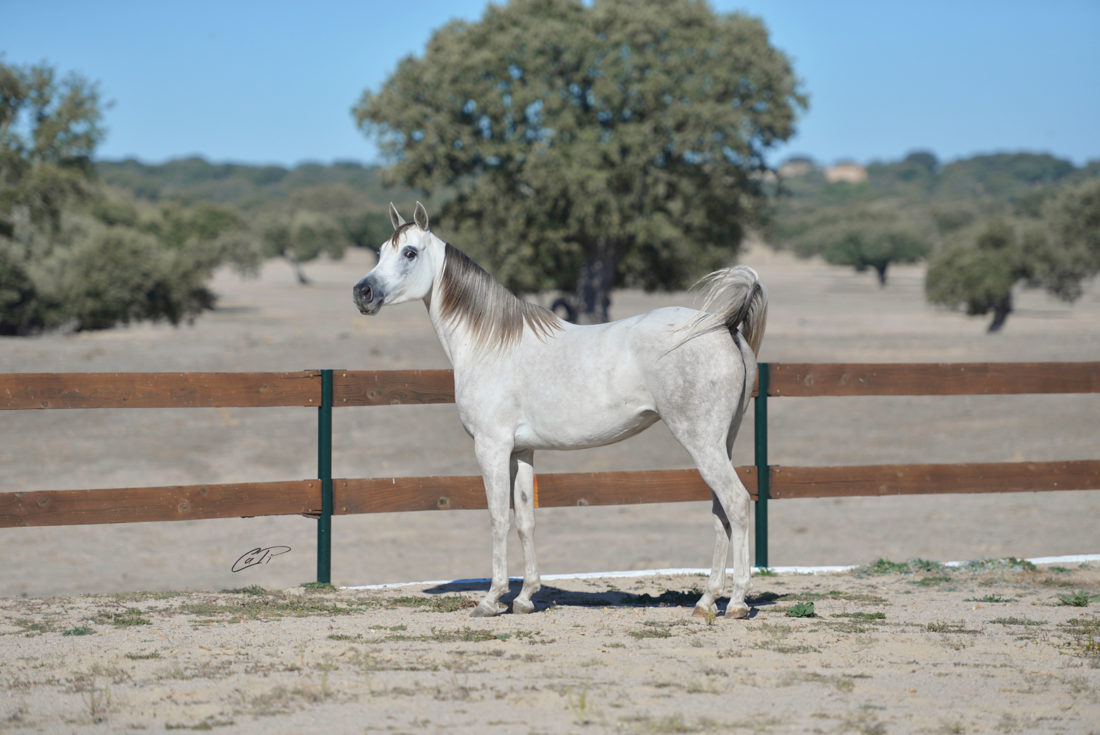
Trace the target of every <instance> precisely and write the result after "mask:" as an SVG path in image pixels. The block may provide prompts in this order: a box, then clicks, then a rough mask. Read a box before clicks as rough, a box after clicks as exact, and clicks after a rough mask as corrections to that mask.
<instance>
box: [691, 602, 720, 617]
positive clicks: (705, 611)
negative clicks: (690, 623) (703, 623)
mask: <svg viewBox="0 0 1100 735" xmlns="http://www.w3.org/2000/svg"><path fill="white" fill-rule="evenodd" d="M717 614H718V608H717V607H715V606H714V605H711V606H710V607H709V608H707V607H702V606H700V605H696V606H695V609H694V610H693V611H692V613H691V617H693V618H709V617H711V616H714V615H717Z"/></svg>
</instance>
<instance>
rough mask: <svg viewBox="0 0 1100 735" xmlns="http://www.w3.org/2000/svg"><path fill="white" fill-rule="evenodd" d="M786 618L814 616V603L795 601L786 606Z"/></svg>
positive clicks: (815, 614)
mask: <svg viewBox="0 0 1100 735" xmlns="http://www.w3.org/2000/svg"><path fill="white" fill-rule="evenodd" d="M787 617H788V618H816V617H818V615H817V613H816V612H815V611H814V604H813V603H812V602H796V603H795V604H793V605H791V606H790V607H788V608H787Z"/></svg>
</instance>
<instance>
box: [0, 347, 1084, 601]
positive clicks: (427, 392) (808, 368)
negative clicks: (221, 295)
mask: <svg viewBox="0 0 1100 735" xmlns="http://www.w3.org/2000/svg"><path fill="white" fill-rule="evenodd" d="M761 377H762V380H761V383H760V384H762V385H766V390H765V393H764V395H759V391H756V400H757V414H758V419H759V418H760V417H764V421H763V423H761V421H759V420H758V422H757V436H756V442H757V459H756V465H755V466H748V467H738V468H737V470H738V473H739V474H740V475H741V478H742V480H743V481H744V482H745V485H746V486H747V487H748V488H749V491H750V493H752V495H753V499H754V500H755V501H756V503H757V517H758V524H757V550H756V563H757V565H758V566H766V563H767V525H766V517H767V516H766V508H767V501H768V500H769V499H776V500H779V499H788V498H822V497H845V496H867V495H905V494H927V493H992V492H1036V491H1051V490H1090V489H1100V459H1090V460H1076V461H1064V462H1004V463H982V464H903V465H860V466H849V467H787V466H777V465H769V464H768V462H767V454H766V434H767V424H766V415H767V411H766V408H767V398H768V397H769V396H771V397H773V398H777V397H778V398H787V397H809V396H815V397H822V396H898V395H928V396H944V395H1004V394H1024V393H1032V394H1046V393H1100V362H1075V363H940V364H925V363H916V364H801V363H779V364H768V363H762V364H761ZM326 380H328V381H329V385H330V386H331V390H330V395H329V396H328V397H327V398H326V395H327V394H326V391H325V389H324V386H325V381H326ZM453 401H454V383H453V376H452V374H451V371H450V370H394V371H345V370H312V371H302V372H291V373H8V374H0V410H4V409H9V410H36V409H99V408H183V407H215V406H227V407H270V406H303V407H311V406H312V407H317V408H318V409H319V417H320V419H319V441H318V444H319V458H318V466H319V477H318V479H310V480H292V481H285V482H254V483H237V484H227V485H212V484H211V485H186V486H173V487H142V488H113V489H103V490H54V491H40V492H38V491H36V492H0V528H5V527H15V526H48V525H75V524H99V523H134V522H149V521H176V520H193V519H199V518H232V517H242V516H243V517H248V516H260V515H299V514H300V515H306V516H311V517H320V520H321V521H322V522H324V521H326V520H327V518H328V517H329V516H330V515H332V514H335V515H342V514H354V513H390V512H404V511H414V510H459V509H468V508H484V507H485V496H484V491H483V488H482V483H481V478H480V477H479V476H460V477H383V478H356V479H340V478H331V475H330V474H326V472H327V468H330V467H331V448H330V444H331V409H332V408H334V407H337V408H339V407H346V406H387V405H396V404H429V403H451V402H453ZM326 411H327V416H328V419H327V420H328V422H329V429H328V431H329V432H330V433H329V434H328V442H329V444H328V446H326V439H325V436H326V434H325V431H326V427H325V422H326V418H325V416H326ZM762 446H763V451H761V449H762ZM326 452H328V457H325V456H324V455H325V453H326ZM326 459H327V464H326ZM321 468H325V469H321ZM761 472H765V473H766V476H763V477H764V480H766V482H763V483H761V482H758V479H759V478H760V477H762V475H761V474H760V473H761ZM537 482H538V485H537V490H536V502H537V504H538V506H539V507H562V506H584V505H622V504H630V503H661V502H678V501H690V500H709V499H710V491H709V489H708V488H707V487H706V485H705V484H704V483H703V481H702V479H701V478H700V477H699V474H698V473H697V472H696V471H695V470H652V471H644V472H603V473H555V474H543V475H539V476H538V477H537ZM328 487H331V491H330V496H329V499H328V502H327V503H326V502H325V498H326V492H329V491H327V490H326V488H328ZM0 490H2V488H0ZM761 491H762V492H761ZM761 520H763V521H764V522H763V524H761V523H760V521H761ZM319 528H321V526H319ZM328 543H329V541H328V537H327V531H326V533H325V538H324V540H323V541H322V540H321V532H320V531H319V548H318V555H319V556H318V558H319V562H318V578H319V580H320V581H325V582H327V581H329V580H328V576H329V573H330V572H329V569H328V564H327V552H326V551H324V549H323V548H322V546H327V545H328ZM322 556H324V557H325V559H326V561H324V562H322V561H321V558H322Z"/></svg>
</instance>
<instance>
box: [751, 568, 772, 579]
mask: <svg viewBox="0 0 1100 735" xmlns="http://www.w3.org/2000/svg"><path fill="white" fill-rule="evenodd" d="M753 574H754V575H755V576H757V577H776V576H778V572H776V571H775V570H774V569H769V568H768V567H758V568H757V569H756V570H755V571H754V572H753Z"/></svg>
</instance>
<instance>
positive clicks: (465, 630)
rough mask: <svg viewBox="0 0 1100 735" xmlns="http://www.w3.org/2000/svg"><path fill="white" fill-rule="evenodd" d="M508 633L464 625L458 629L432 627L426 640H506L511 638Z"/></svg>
mask: <svg viewBox="0 0 1100 735" xmlns="http://www.w3.org/2000/svg"><path fill="white" fill-rule="evenodd" d="M511 637H512V635H511V634H510V633H494V632H493V631H491V630H486V629H484V628H470V627H468V626H464V627H462V628H460V629H458V630H437V629H435V628H432V635H431V636H430V637H428V638H427V640H432V641H436V642H437V643H454V642H458V641H461V642H464V643H480V642H482V641H506V640H508V639H509V638H511Z"/></svg>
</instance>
